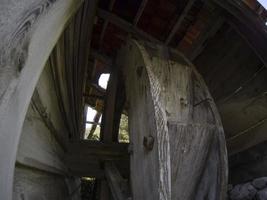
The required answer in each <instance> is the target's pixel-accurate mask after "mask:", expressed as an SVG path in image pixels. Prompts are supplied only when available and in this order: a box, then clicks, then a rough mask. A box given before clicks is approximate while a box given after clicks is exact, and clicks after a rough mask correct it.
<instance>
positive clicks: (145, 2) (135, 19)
mask: <svg viewBox="0 0 267 200" xmlns="http://www.w3.org/2000/svg"><path fill="white" fill-rule="evenodd" d="M147 2H148V0H142V2H141V4H140V6H139V8H138V11H137V13H136V15H135V17H134V21H133V25H134V26H137V23H138V21H139V19H140V17H141V16H142V14H143V11H144V9H145V7H146V4H147Z"/></svg>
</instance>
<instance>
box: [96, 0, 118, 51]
mask: <svg viewBox="0 0 267 200" xmlns="http://www.w3.org/2000/svg"><path fill="white" fill-rule="evenodd" d="M115 1H116V0H111V1H110V4H109V7H108V10H109V11H110V12H111V11H112V9H113V7H114V4H115ZM108 23H109V21H108V20H105V22H104V25H103V28H102V31H101V33H100V39H99V46H100V47H101V46H102V43H103V39H104V36H105V33H106V29H107V27H108Z"/></svg>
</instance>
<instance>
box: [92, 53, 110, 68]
mask: <svg viewBox="0 0 267 200" xmlns="http://www.w3.org/2000/svg"><path fill="white" fill-rule="evenodd" d="M90 54H91V56H92V57H94V58H95V59H97V60H99V61H101V62H103V63H104V64H106V65H107V66H109V67H110V66H111V65H112V62H113V58H111V57H109V56H107V55H105V54H104V53H102V52H100V51H98V50H96V49H92V50H91V51H90Z"/></svg>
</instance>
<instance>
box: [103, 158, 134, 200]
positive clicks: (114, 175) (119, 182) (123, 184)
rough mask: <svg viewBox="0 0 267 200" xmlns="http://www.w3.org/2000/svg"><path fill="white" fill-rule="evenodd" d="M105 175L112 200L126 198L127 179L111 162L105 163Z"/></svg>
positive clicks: (127, 190)
mask: <svg viewBox="0 0 267 200" xmlns="http://www.w3.org/2000/svg"><path fill="white" fill-rule="evenodd" d="M105 176H106V178H107V182H108V185H109V188H110V190H111V193H112V196H113V199H114V200H127V199H128V198H129V189H128V185H127V181H126V180H125V179H123V178H122V176H121V175H120V173H119V170H118V169H117V167H116V165H115V164H114V163H113V162H106V163H105Z"/></svg>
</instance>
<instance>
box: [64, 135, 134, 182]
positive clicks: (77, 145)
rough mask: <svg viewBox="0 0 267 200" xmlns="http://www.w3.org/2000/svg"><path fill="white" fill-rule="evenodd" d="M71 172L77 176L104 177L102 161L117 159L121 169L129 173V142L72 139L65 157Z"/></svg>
mask: <svg viewBox="0 0 267 200" xmlns="http://www.w3.org/2000/svg"><path fill="white" fill-rule="evenodd" d="M65 160H66V163H67V165H68V168H69V169H70V172H71V173H72V174H73V175H76V176H90V177H95V178H101V179H102V178H104V170H103V168H102V164H101V163H102V162H105V161H116V162H119V163H120V164H121V168H120V170H122V171H123V173H124V174H127V173H128V167H127V166H128V163H129V155H128V144H125V143H124V144H123V143H103V142H100V141H91V140H80V141H71V142H70V144H69V145H68V153H67V154H66V157H65Z"/></svg>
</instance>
